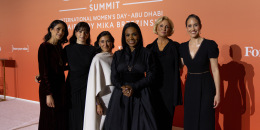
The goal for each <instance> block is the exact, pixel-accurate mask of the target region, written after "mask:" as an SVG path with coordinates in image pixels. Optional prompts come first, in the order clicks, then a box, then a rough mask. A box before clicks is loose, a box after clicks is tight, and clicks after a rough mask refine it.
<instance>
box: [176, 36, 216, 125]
mask: <svg viewBox="0 0 260 130" xmlns="http://www.w3.org/2000/svg"><path fill="white" fill-rule="evenodd" d="M218 55H219V50H218V46H217V44H216V42H215V41H213V40H207V39H204V40H203V41H202V43H201V45H200V47H199V49H198V51H197V53H196V54H195V56H194V58H193V59H192V57H191V55H190V51H189V41H187V42H185V43H182V44H181V45H180V56H181V58H183V61H184V64H185V65H186V66H187V69H188V74H187V80H186V83H185V93H184V129H185V130H215V109H214V108H213V107H214V106H213V103H214V96H215V94H216V89H215V84H214V80H213V77H212V75H211V73H210V58H217V57H218Z"/></svg>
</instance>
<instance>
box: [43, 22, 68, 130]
mask: <svg viewBox="0 0 260 130" xmlns="http://www.w3.org/2000/svg"><path fill="white" fill-rule="evenodd" d="M67 36H68V29H67V25H66V23H64V22H63V21H60V20H55V21H53V22H52V23H51V24H50V26H49V27H48V33H47V34H46V35H45V37H44V42H43V43H42V44H41V45H40V47H39V50H38V63H39V73H40V75H41V77H40V78H41V79H40V80H41V82H40V88H39V97H40V108H41V110H40V119H39V126H38V129H39V130H66V126H65V125H64V124H66V107H65V101H66V100H65V76H64V67H63V66H64V64H63V63H64V62H63V60H62V53H61V52H62V46H61V45H62V44H63V43H66V42H67V41H68V40H67Z"/></svg>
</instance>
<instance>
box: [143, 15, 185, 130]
mask: <svg viewBox="0 0 260 130" xmlns="http://www.w3.org/2000/svg"><path fill="white" fill-rule="evenodd" d="M153 32H154V33H155V34H156V35H157V36H158V38H157V39H155V41H154V42H153V43H151V44H149V45H148V46H147V48H149V49H150V50H151V51H152V52H153V54H154V56H155V60H156V65H157V74H156V81H155V84H154V86H153V87H152V94H153V96H152V97H153V99H152V102H153V106H154V108H155V111H156V120H157V124H158V129H159V130H171V129H172V121H173V115H174V110H175V106H176V105H180V104H181V103H182V100H181V99H182V96H181V83H180V73H179V53H178V47H179V43H178V42H175V41H172V40H171V39H169V38H168V37H169V36H171V35H172V34H173V32H174V25H173V22H172V21H171V19H169V18H168V17H167V16H162V17H160V18H158V19H157V21H156V22H155V24H154V28H153Z"/></svg>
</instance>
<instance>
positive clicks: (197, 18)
mask: <svg viewBox="0 0 260 130" xmlns="http://www.w3.org/2000/svg"><path fill="white" fill-rule="evenodd" d="M190 18H195V19H196V20H198V22H199V25H200V27H201V21H200V18H199V16H197V15H196V14H190V15H189V16H188V17H187V19H186V22H185V25H186V27H187V22H188V20H189V19H190Z"/></svg>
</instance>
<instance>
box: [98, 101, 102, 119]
mask: <svg viewBox="0 0 260 130" xmlns="http://www.w3.org/2000/svg"><path fill="white" fill-rule="evenodd" d="M97 114H98V115H100V116H101V115H103V108H102V106H101V105H100V104H98V105H97Z"/></svg>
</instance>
